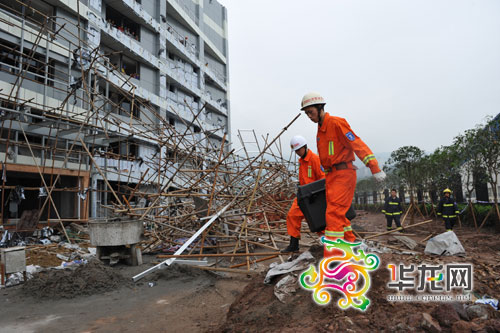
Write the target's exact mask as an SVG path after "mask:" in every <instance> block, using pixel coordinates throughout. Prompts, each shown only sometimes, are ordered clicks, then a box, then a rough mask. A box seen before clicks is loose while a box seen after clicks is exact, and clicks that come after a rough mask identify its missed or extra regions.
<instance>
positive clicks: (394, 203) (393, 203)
mask: <svg viewBox="0 0 500 333" xmlns="http://www.w3.org/2000/svg"><path fill="white" fill-rule="evenodd" d="M389 205H399V202H393V201H389Z"/></svg>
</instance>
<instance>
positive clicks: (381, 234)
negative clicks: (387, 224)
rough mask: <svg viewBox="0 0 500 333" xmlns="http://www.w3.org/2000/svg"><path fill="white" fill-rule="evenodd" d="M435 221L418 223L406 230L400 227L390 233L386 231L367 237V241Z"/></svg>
mask: <svg viewBox="0 0 500 333" xmlns="http://www.w3.org/2000/svg"><path fill="white" fill-rule="evenodd" d="M432 221H434V220H427V221H423V222H418V223H415V224H412V225H409V226H407V227H405V228H402V227H399V228H396V229H394V230H390V231H385V232H381V233H379V234H376V235H371V236H368V237H365V239H372V238H375V237H380V236H384V235H388V234H392V233H394V232H398V231H401V230H403V229H409V228H413V227H417V226H419V225H423V224H427V223H429V222H432Z"/></svg>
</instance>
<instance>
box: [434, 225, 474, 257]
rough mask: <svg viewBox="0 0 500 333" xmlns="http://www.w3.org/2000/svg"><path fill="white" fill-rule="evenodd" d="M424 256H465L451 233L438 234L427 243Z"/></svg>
mask: <svg viewBox="0 0 500 333" xmlns="http://www.w3.org/2000/svg"><path fill="white" fill-rule="evenodd" d="M425 253H426V254H437V255H440V256H443V255H446V256H453V255H465V249H464V247H463V246H462V243H460V241H459V240H458V237H457V235H456V234H455V233H454V232H453V231H447V232H445V233H442V234H439V235H437V236H435V237H433V238H431V239H429V240H428V241H427V245H426V246H425Z"/></svg>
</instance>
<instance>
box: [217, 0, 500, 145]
mask: <svg viewBox="0 0 500 333" xmlns="http://www.w3.org/2000/svg"><path fill="white" fill-rule="evenodd" d="M219 1H220V2H221V3H222V4H223V5H225V6H226V7H227V9H228V25H229V27H228V30H229V71H230V100H231V117H232V134H233V138H232V140H233V142H234V143H235V147H238V146H240V144H239V143H238V141H237V137H236V133H237V130H238V129H255V130H256V132H257V133H258V134H259V135H265V134H266V133H269V134H270V137H274V136H275V135H276V134H277V133H279V131H280V130H281V129H282V128H283V127H284V126H285V125H286V124H287V123H288V122H289V121H290V120H291V119H292V118H293V117H294V116H295V115H296V114H297V113H299V106H300V100H301V98H302V96H303V95H304V93H306V92H308V91H318V92H320V93H321V94H323V96H324V97H325V98H326V100H327V105H326V110H327V112H329V113H330V114H332V115H336V116H340V117H344V118H346V119H347V121H348V122H349V123H350V124H351V127H352V128H353V130H354V132H355V133H356V134H357V135H358V136H359V137H361V138H362V139H363V140H364V141H365V142H366V143H367V144H368V145H369V146H370V148H371V149H372V150H373V151H374V152H391V151H393V150H395V149H397V148H398V147H401V146H405V145H415V146H418V147H420V148H422V149H424V150H426V151H427V152H432V151H433V150H434V149H435V148H437V147H439V146H441V145H448V144H450V143H451V142H452V139H453V137H455V136H456V135H457V134H459V133H461V132H463V131H464V130H466V129H468V128H471V127H474V126H475V125H476V124H479V123H481V122H482V121H484V119H485V117H486V116H487V115H496V114H497V113H499V112H500V107H499V106H500V1H498V0H447V1H445V0H392V1H390V0H387V1H386V0H377V1H373V0H366V1H356V0H323V1H320V0H307V1H306V0H302V1H298V0H272V1H271V0H251V1H250V0H246V1H244V0H219ZM316 129H317V125H315V124H313V123H312V122H311V121H309V119H307V117H306V116H305V115H304V114H303V115H302V116H301V117H300V118H299V119H298V120H297V121H296V122H295V124H294V125H293V126H292V127H291V128H290V130H289V131H287V132H286V133H285V134H284V135H283V136H282V138H283V142H284V143H286V144H284V145H285V146H288V142H289V140H290V138H291V137H292V136H293V135H295V134H302V135H304V136H305V137H306V139H308V141H311V142H314V141H313V140H314V138H315V135H316ZM310 146H311V148H313V149H314V150H316V147H315V144H312V145H310Z"/></svg>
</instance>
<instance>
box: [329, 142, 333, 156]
mask: <svg viewBox="0 0 500 333" xmlns="http://www.w3.org/2000/svg"><path fill="white" fill-rule="evenodd" d="M333 153H334V149H333V141H328V155H333Z"/></svg>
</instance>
